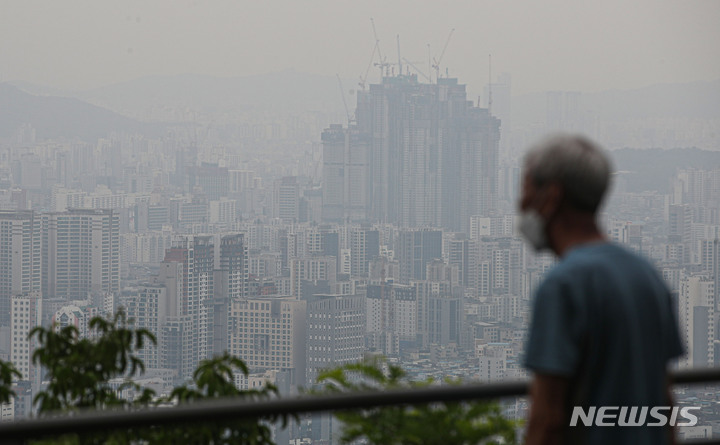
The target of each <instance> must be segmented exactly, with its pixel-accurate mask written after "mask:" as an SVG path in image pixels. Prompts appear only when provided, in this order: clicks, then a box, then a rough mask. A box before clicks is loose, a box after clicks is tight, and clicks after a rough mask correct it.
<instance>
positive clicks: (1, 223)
mask: <svg viewBox="0 0 720 445" xmlns="http://www.w3.org/2000/svg"><path fill="white" fill-rule="evenodd" d="M41 246H42V232H41V224H40V218H39V217H38V215H36V214H35V213H34V212H32V211H0V326H9V325H10V306H11V304H10V301H11V298H12V296H13V295H15V294H20V293H25V292H32V291H39V290H40V289H41V284H42V281H41V278H42V277H41V269H40V266H41V256H40V254H41Z"/></svg>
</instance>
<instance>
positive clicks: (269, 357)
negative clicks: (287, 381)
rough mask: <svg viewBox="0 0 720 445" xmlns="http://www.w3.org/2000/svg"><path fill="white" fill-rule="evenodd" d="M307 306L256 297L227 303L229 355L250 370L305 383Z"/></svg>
mask: <svg viewBox="0 0 720 445" xmlns="http://www.w3.org/2000/svg"><path fill="white" fill-rule="evenodd" d="M306 325H307V303H306V302H305V301H302V300H296V299H294V298H292V297H277V296H268V297H258V298H248V299H246V300H235V301H232V302H231V303H230V330H229V333H228V334H229V335H228V346H229V351H230V353H231V354H232V355H234V356H236V357H240V358H242V359H243V360H244V361H245V363H246V364H247V366H248V368H250V369H251V370H261V369H264V370H272V369H276V370H280V371H289V372H291V373H292V380H293V383H294V384H296V385H303V384H304V383H305V363H306V361H305V353H306Z"/></svg>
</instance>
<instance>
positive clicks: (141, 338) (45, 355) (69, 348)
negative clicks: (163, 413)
mask: <svg viewBox="0 0 720 445" xmlns="http://www.w3.org/2000/svg"><path fill="white" fill-rule="evenodd" d="M89 327H90V331H91V335H90V336H89V337H88V338H80V336H79V333H78V330H77V329H76V328H75V327H73V326H68V327H64V328H62V329H59V330H56V329H54V328H50V329H47V328H43V327H36V328H35V329H33V330H32V331H31V332H30V334H29V335H30V337H35V336H36V337H37V340H38V343H39V346H38V348H36V350H35V353H34V354H33V361H34V362H35V363H36V364H41V365H42V366H43V367H44V368H45V370H46V372H47V375H46V378H47V379H48V380H49V384H48V386H47V388H46V390H44V391H42V392H40V393H38V395H37V396H36V397H35V400H34V402H35V404H36V405H37V407H38V412H39V414H40V415H41V416H47V415H56V414H57V413H67V412H72V411H77V410H79V409H102V410H109V409H122V410H128V409H137V408H146V407H150V406H157V405H161V404H162V405H167V404H184V403H188V402H192V401H198V400H203V399H211V398H217V397H239V398H244V399H247V400H259V399H263V398H267V397H271V396H273V395H276V394H277V389H276V388H275V387H274V386H272V385H268V386H266V387H265V388H263V389H255V390H247V391H240V390H238V389H237V388H236V387H235V385H234V379H233V373H234V372H237V371H239V372H242V373H243V374H245V375H246V376H247V374H248V369H247V366H246V365H245V363H243V362H242V360H240V359H238V358H235V357H232V356H230V355H228V354H227V353H226V354H224V355H222V356H219V357H215V358H213V359H210V360H204V361H202V362H201V363H200V365H199V366H198V368H197V370H196V371H195V373H194V375H193V380H192V382H189V383H188V384H185V385H182V386H179V387H176V388H175V389H174V390H173V391H172V393H171V394H170V396H169V397H167V398H160V397H156V394H155V392H154V391H153V390H151V389H149V388H143V387H141V386H140V385H138V384H137V383H135V382H134V381H133V380H132V378H133V377H135V376H138V375H140V374H142V373H143V372H144V371H145V366H144V364H143V362H142V360H141V359H140V358H139V356H138V354H137V353H138V351H139V350H140V349H142V348H143V347H144V346H145V345H146V344H147V343H148V342H151V343H153V344H155V342H156V340H155V337H154V336H153V335H152V333H151V332H150V331H148V330H146V329H136V328H133V327H132V326H131V321H130V320H127V318H126V316H125V313H124V312H123V311H119V312H118V313H117V314H116V315H115V317H114V318H113V319H112V320H105V319H103V318H101V317H95V318H93V319H92V320H91V321H90V324H89ZM0 378H2V375H0ZM120 379H121V381H122V383H120V384H117V383H115V384H112V383H113V381H114V382H117V381H118V380H120ZM126 389H132V390H133V391H134V394H136V397H135V398H133V399H132V400H127V399H126V398H123V397H121V396H120V394H121V392H122V391H124V390H126ZM157 409H164V408H157ZM270 420H274V419H270ZM35 443H36V444H67V445H70V444H94V443H107V444H130V443H133V444H134V443H145V444H166V443H183V444H231V443H232V444H253V445H255V444H258V445H265V444H272V443H273V442H272V440H271V431H270V429H269V427H268V424H267V423H264V422H261V421H259V420H257V419H243V420H237V421H230V422H213V423H211V424H191V425H177V426H175V427H171V428H168V427H158V428H152V427H151V428H139V429H130V430H123V431H105V432H99V433H86V434H72V435H66V436H63V437H60V438H53V439H49V440H42V441H38V442H35Z"/></svg>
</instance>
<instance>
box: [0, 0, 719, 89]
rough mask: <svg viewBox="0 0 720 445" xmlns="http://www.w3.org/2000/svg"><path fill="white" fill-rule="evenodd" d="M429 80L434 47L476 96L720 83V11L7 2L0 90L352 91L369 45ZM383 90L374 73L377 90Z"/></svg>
mask: <svg viewBox="0 0 720 445" xmlns="http://www.w3.org/2000/svg"><path fill="white" fill-rule="evenodd" d="M370 17H373V18H374V20H375V24H376V26H377V30H378V34H379V37H380V40H381V42H380V45H381V46H380V47H381V50H382V53H383V55H387V59H388V61H390V62H394V61H396V60H397V43H396V35H397V34H399V35H400V44H401V52H402V55H403V57H406V58H408V59H409V60H411V61H414V62H418V63H417V65H418V67H420V68H421V69H423V70H425V71H427V60H428V51H427V44H428V43H429V44H430V45H431V53H432V55H434V56H436V57H437V56H439V54H440V52H441V50H442V46H443V44H444V43H445V40H446V38H447V36H448V34H449V32H450V30H451V29H452V28H455V33H454V34H453V36H452V39H451V41H450V44H449V46H448V49H447V52H446V54H445V57H444V59H443V61H442V64H441V65H442V66H443V69H442V71H443V72H444V68H445V67H448V68H449V73H450V75H451V77H458V78H459V79H460V82H462V83H466V84H468V85H469V86H470V88H471V89H473V90H479V89H480V87H481V85H483V84H484V83H485V82H487V77H488V60H487V59H488V54H490V53H492V59H493V74H494V76H493V77H495V74H499V73H500V72H503V71H504V72H509V73H511V74H512V77H513V93H514V94H517V93H524V92H531V91H544V90H553V89H563V90H583V91H594V90H602V89H612V88H621V89H622V88H634V87H638V86H645V85H650V84H656V83H666V82H684V81H694V80H711V79H717V78H720V1H718V0H704V1H698V0H683V1H680V0H673V1H668V0H657V1H648V0H588V1H584V0H522V1H514V0H492V1H485V0H483V1H478V0H468V1H453V0H447V1H426V0H414V1H410V0H407V1H405V0H403V1H400V0H378V1H376V0H352V1H344V0H266V1H260V0H253V1H246V0H234V1H231V0H193V1H190V0H122V1H109V0H64V1H57V0H0V81H6V80H25V81H29V82H34V83H38V84H42V85H47V86H53V87H60V88H72V89H86V88H92V87H97V86H102V85H106V84H111V83H115V82H120V81H125V80H131V79H134V78H137V77H142V76H147V75H163V74H182V73H196V74H210V75H216V76H244V75H252V74H262V73H267V72H273V71H279V70H283V69H288V68H293V69H295V70H298V71H304V72H312V73H319V74H327V75H334V74H336V73H339V74H340V75H341V76H344V77H346V78H353V79H358V78H359V76H360V75H361V74H363V73H364V72H365V70H366V68H367V66H368V62H369V61H370V55H371V53H372V50H373V46H374V38H373V35H372V27H371V25H370ZM378 79H379V74H378V69H377V68H372V70H371V72H370V77H369V80H370V81H377V80H378Z"/></svg>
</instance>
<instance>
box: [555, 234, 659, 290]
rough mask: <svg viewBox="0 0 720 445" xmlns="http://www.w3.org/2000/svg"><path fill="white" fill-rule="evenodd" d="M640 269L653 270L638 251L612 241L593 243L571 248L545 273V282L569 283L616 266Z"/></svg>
mask: <svg viewBox="0 0 720 445" xmlns="http://www.w3.org/2000/svg"><path fill="white" fill-rule="evenodd" d="M639 269H644V270H654V267H653V266H652V264H651V263H650V262H649V261H648V260H647V259H645V258H644V257H642V256H641V255H638V254H637V253H635V252H633V251H631V250H629V249H627V248H625V247H623V246H621V245H619V244H616V243H613V242H603V243H592V244H587V245H581V246H578V247H576V248H574V249H572V250H571V251H570V252H568V254H567V255H566V256H565V257H564V258H563V259H562V260H561V261H560V262H559V263H558V264H557V265H555V267H553V268H552V269H551V270H550V271H549V272H548V274H547V276H546V277H545V280H544V281H545V282H546V283H548V284H559V283H564V282H567V283H572V282H576V281H577V280H579V279H582V278H583V277H585V276H587V275H588V274H593V275H594V274H597V273H604V272H608V271H609V270H615V271H617V272H619V273H633V271H637V270H639Z"/></svg>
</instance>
